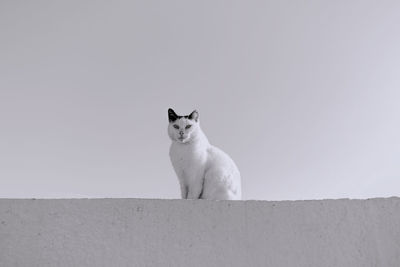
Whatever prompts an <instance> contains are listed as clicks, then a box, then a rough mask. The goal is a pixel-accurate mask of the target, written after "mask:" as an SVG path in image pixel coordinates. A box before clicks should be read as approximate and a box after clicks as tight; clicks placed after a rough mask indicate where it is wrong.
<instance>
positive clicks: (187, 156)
mask: <svg viewBox="0 0 400 267" xmlns="http://www.w3.org/2000/svg"><path fill="white" fill-rule="evenodd" d="M170 156H171V161H172V164H173V165H174V167H175V168H177V169H181V170H190V169H199V168H202V167H203V166H204V163H205V160H206V157H205V153H204V151H202V150H201V149H199V148H196V147H191V146H183V145H177V146H172V147H171V151H170Z"/></svg>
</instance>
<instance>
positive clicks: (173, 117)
mask: <svg viewBox="0 0 400 267" xmlns="http://www.w3.org/2000/svg"><path fill="white" fill-rule="evenodd" d="M177 119H178V115H176V113H175V111H174V110H173V109H172V108H169V109H168V120H169V122H174V121H176V120H177Z"/></svg>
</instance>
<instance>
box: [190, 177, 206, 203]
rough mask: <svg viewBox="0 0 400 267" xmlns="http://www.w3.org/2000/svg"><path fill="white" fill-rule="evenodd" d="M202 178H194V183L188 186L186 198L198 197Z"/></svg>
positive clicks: (201, 189)
mask: <svg viewBox="0 0 400 267" xmlns="http://www.w3.org/2000/svg"><path fill="white" fill-rule="evenodd" d="M202 180H203V179H198V180H196V181H197V182H196V183H192V184H191V185H190V186H189V188H188V189H189V191H188V195H187V198H188V199H199V198H200V195H201V193H202V192H203V181H202Z"/></svg>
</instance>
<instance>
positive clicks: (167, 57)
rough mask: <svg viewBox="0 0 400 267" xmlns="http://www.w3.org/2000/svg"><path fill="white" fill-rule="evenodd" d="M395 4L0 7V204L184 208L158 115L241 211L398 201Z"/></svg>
mask: <svg viewBox="0 0 400 267" xmlns="http://www.w3.org/2000/svg"><path fill="white" fill-rule="evenodd" d="M399 12H400V3H399V2H398V1H218V0H217V1H215V0H212V1H211V0H207V1H183V0H182V1H175V0H170V1H161V0H159V1H88V0H84V1H81V0H80V1H50V0H48V1H7V0H6V1H4V0H2V1H1V2H0V197H16V198H20V197H21V198H30V197H36V198H41V197H46V198H64V197H68V198H69V197H137V198H139V197H140V198H179V186H178V182H177V179H176V177H175V174H174V172H173V169H172V166H171V164H170V161H169V157H168V149H169V144H170V140H169V138H168V135H167V123H168V121H167V109H168V108H169V107H173V108H174V109H175V110H176V111H177V113H178V114H181V115H184V114H189V113H190V112H191V111H192V110H193V109H198V110H199V112H200V120H201V124H202V128H203V130H204V131H205V133H206V134H207V136H208V138H209V139H210V141H211V143H213V144H215V145H217V146H219V147H220V148H222V149H223V150H225V151H226V152H227V153H229V154H230V155H231V156H232V158H233V159H234V160H235V162H236V163H237V165H238V166H239V169H240V171H241V173H242V184H243V197H244V198H245V199H267V200H281V199H315V198H317V199H320V198H342V197H349V198H367V197H384V196H392V195H397V196H398V195H400V140H399V138H400V104H399V103H400V49H399V47H400V16H399Z"/></svg>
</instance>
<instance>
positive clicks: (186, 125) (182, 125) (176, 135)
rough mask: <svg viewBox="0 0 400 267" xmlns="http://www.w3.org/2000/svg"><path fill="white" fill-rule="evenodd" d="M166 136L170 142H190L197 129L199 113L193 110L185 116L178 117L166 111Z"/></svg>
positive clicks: (172, 111)
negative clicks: (167, 121)
mask: <svg viewBox="0 0 400 267" xmlns="http://www.w3.org/2000/svg"><path fill="white" fill-rule="evenodd" d="M168 120H169V124H168V135H169V137H170V138H171V140H172V141H176V142H179V143H182V144H184V143H187V142H189V141H191V140H192V139H193V138H194V137H195V135H196V132H197V130H198V128H199V113H198V112H197V111H196V110H195V111H193V112H192V113H190V114H189V115H187V116H179V115H177V114H176V113H175V111H174V110H173V109H171V108H170V109H168Z"/></svg>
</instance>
